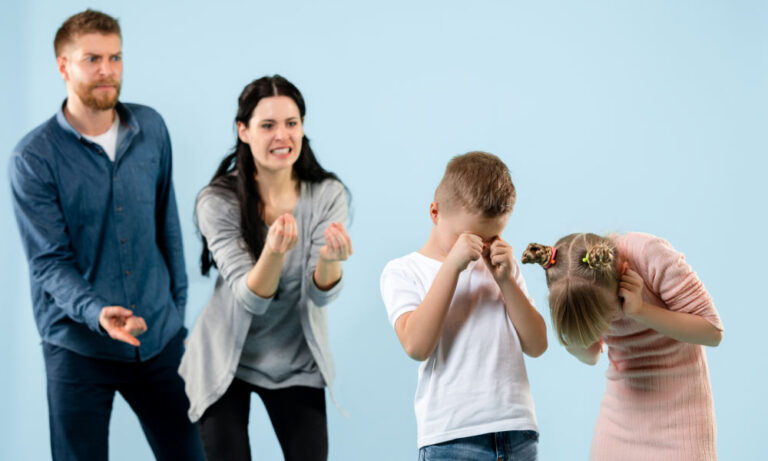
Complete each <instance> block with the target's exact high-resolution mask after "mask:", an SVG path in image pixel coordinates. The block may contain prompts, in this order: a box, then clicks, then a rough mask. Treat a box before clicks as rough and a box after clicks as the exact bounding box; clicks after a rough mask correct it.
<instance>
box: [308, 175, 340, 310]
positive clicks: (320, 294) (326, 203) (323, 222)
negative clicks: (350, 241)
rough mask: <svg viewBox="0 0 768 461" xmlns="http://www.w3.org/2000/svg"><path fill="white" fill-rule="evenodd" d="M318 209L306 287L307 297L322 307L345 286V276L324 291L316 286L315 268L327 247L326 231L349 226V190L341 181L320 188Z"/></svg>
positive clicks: (311, 243)
mask: <svg viewBox="0 0 768 461" xmlns="http://www.w3.org/2000/svg"><path fill="white" fill-rule="evenodd" d="M320 187H321V188H320V190H319V191H318V192H317V193H318V197H317V201H316V202H315V203H316V205H315V206H316V209H315V210H313V212H315V213H318V218H317V220H316V221H315V222H314V223H313V227H312V230H311V237H310V238H311V242H310V243H309V244H310V247H309V264H308V265H307V273H306V274H305V277H307V281H306V287H307V295H308V296H309V298H310V299H311V300H312V302H313V303H314V304H315V305H316V306H318V307H322V306H325V305H327V304H328V303H330V302H332V301H333V300H334V299H336V298H337V297H338V296H339V294H340V293H341V288H342V286H343V284H344V276H343V275H342V277H341V279H340V280H339V281H338V283H336V285H334V286H333V287H332V288H331V289H330V290H327V291H323V290H321V289H320V288H318V287H317V285H316V284H315V276H314V274H315V268H316V267H317V260H318V258H319V256H320V248H322V247H323V245H325V230H326V229H328V227H329V226H330V225H331V223H334V222H340V223H342V224H343V225H344V226H346V225H347V190H346V189H345V188H344V185H342V184H341V183H340V182H339V181H334V180H329V181H327V182H326V183H324V184H322V185H321V186H320Z"/></svg>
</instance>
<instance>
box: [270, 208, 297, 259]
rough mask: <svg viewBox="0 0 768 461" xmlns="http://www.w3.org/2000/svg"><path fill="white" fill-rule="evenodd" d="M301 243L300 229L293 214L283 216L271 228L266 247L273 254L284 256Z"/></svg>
mask: <svg viewBox="0 0 768 461" xmlns="http://www.w3.org/2000/svg"><path fill="white" fill-rule="evenodd" d="M298 241H299V229H298V226H297V225H296V218H294V217H293V215H292V214H290V213H286V214H284V215H281V216H280V217H278V218H277V219H275V222H273V223H272V225H271V226H269V232H267V241H266V242H265V245H264V246H265V247H266V248H267V249H269V250H270V251H271V252H272V253H276V254H281V255H284V254H285V253H287V252H288V251H290V250H292V249H293V248H294V247H295V246H296V243H297V242H298Z"/></svg>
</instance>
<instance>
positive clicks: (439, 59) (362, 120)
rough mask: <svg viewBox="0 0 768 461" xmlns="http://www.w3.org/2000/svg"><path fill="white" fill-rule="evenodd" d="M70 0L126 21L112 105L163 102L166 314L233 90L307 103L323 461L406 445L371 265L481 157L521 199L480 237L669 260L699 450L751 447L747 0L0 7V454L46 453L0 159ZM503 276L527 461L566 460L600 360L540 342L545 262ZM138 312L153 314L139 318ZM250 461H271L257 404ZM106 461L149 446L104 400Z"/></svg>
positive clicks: (756, 371)
mask: <svg viewBox="0 0 768 461" xmlns="http://www.w3.org/2000/svg"><path fill="white" fill-rule="evenodd" d="M86 7H93V8H96V9H100V10H103V11H105V12H107V13H109V14H111V15H113V16H116V17H117V18H119V20H120V23H121V26H122V29H123V51H124V61H125V73H124V81H123V93H122V96H121V99H122V100H123V101H130V102H137V103H144V104H148V105H151V106H153V107H154V108H156V109H157V110H158V111H159V112H160V113H161V114H162V115H163V116H164V118H165V120H166V123H167V125H168V128H169V130H170V133H171V138H172V140H173V146H174V180H175V184H176V196H177V199H178V202H179V208H180V213H181V222H182V228H183V235H184V247H185V254H186V258H187V259H186V264H187V271H188V273H189V275H190V293H189V305H188V308H187V325H188V326H191V325H193V324H194V322H195V319H196V318H197V316H198V314H199V312H200V310H201V309H202V308H203V306H204V305H205V303H206V302H207V300H208V297H209V295H210V293H211V292H212V288H213V283H214V281H213V279H210V278H204V277H202V276H200V274H199V270H198V258H199V252H200V241H199V238H198V236H197V234H196V231H195V226H194V221H193V203H194V199H195V195H196V194H197V192H198V191H199V190H200V189H201V188H202V187H203V186H204V185H205V184H206V182H207V181H208V180H209V179H210V176H211V175H212V173H213V170H214V168H215V166H216V165H217V164H218V162H219V161H220V159H221V158H222V157H223V156H224V155H225V154H226V153H227V152H228V151H229V150H230V149H231V147H232V146H233V144H234V140H235V134H234V128H233V118H234V115H235V110H236V101H237V96H238V94H239V93H240V91H241V90H242V88H243V87H244V86H245V85H246V84H247V83H248V82H250V81H251V80H253V79H255V78H258V77H260V76H263V75H266V74H275V73H279V74H282V75H283V76H285V77H287V78H288V79H289V80H291V81H292V82H294V83H295V84H296V85H297V86H298V87H299V89H300V90H301V91H302V92H303V94H304V97H305V99H306V102H307V118H306V126H305V132H306V134H307V135H308V136H309V138H310V139H311V141H312V146H313V148H314V150H315V152H316V154H317V156H318V157H319V159H320V160H321V162H322V163H323V165H324V166H325V167H327V168H328V169H330V170H332V171H334V172H336V173H337V174H338V175H339V176H340V177H341V178H342V179H343V180H344V181H345V182H346V184H347V185H348V186H349V188H350V190H351V192H352V195H353V202H352V204H353V205H352V210H353V221H352V226H351V229H350V233H351V235H352V239H353V242H354V246H355V254H354V256H353V257H352V258H351V260H350V261H348V262H347V263H346V264H345V277H346V286H345V289H344V291H343V294H342V295H341V297H340V298H339V300H338V301H337V302H335V304H334V305H332V306H331V308H330V310H329V321H330V335H331V345H332V350H333V353H334V356H335V360H336V365H337V370H338V373H337V386H336V393H337V395H338V400H339V402H340V403H341V405H342V406H343V407H344V408H345V409H346V410H347V411H348V412H349V418H346V417H344V416H342V415H341V414H340V413H339V412H338V411H336V409H335V408H334V407H333V406H332V405H329V412H328V418H329V433H330V459H331V460H363V459H364V460H408V459H416V424H415V419H414V415H413V393H414V390H415V385H416V370H417V365H418V364H417V363H416V362H414V361H412V360H411V359H409V358H408V357H407V356H406V355H405V353H404V352H403V351H402V349H401V347H400V345H399V343H398V341H397V339H396V336H395V334H394V332H393V331H392V329H391V327H390V326H389V324H388V322H387V319H386V315H385V309H384V306H383V304H382V302H381V298H380V295H379V288H378V287H379V284H378V283H379V275H380V273H381V270H382V268H383V266H384V264H385V263H386V262H387V261H389V260H390V259H393V258H395V257H398V256H401V255H403V254H405V253H408V252H410V251H413V250H415V249H418V248H419V247H420V246H421V245H422V244H423V242H424V241H425V239H426V237H427V235H428V233H429V230H430V225H431V224H430V221H429V219H428V205H429V202H430V200H431V198H432V193H433V191H434V188H435V186H436V185H437V182H438V181H439V179H440V176H441V174H442V171H443V169H444V167H445V164H446V162H447V161H448V160H449V159H450V158H451V157H452V156H453V155H456V154H460V153H464V152H467V151H469V150H477V149H480V150H486V151H489V152H493V153H495V154H497V155H499V156H500V157H501V158H502V159H503V160H504V161H505V162H506V163H507V164H508V165H509V168H510V171H511V174H512V178H513V181H514V182H515V185H516V187H517V189H518V202H517V205H516V208H515V210H514V213H513V214H512V217H511V219H510V221H509V225H508V226H507V229H506V231H505V232H504V234H503V237H504V238H505V239H507V240H508V241H509V242H510V243H511V244H512V245H513V246H514V247H515V254H516V256H517V257H518V258H519V257H520V254H521V252H522V250H523V249H524V248H525V245H527V243H529V242H530V241H539V242H542V243H552V242H554V241H555V240H556V239H557V238H559V237H560V236H562V235H564V234H566V233H570V232H574V231H592V232H597V233H608V232H614V231H618V232H622V231H629V230H636V231H644V232H649V233H653V234H656V235H659V236H662V237H664V238H666V239H668V240H669V241H670V242H671V243H672V244H673V245H674V246H675V247H676V248H677V249H679V250H681V251H682V252H684V253H685V254H686V257H687V260H688V261H689V262H690V263H691V264H692V266H693V267H694V269H695V270H696V271H697V272H698V274H699V276H700V277H701V279H702V280H703V281H704V283H705V285H706V287H707V288H708V289H709V291H710V293H711V294H712V297H713V298H714V301H715V303H716V306H717V307H718V309H719V312H720V315H721V317H722V319H723V323H724V324H725V336H724V339H723V341H722V343H721V345H720V346H719V347H718V348H716V349H711V348H710V349H707V359H708V361H709V367H710V375H711V381H712V389H713V393H714V400H715V408H716V417H717V429H718V452H719V455H720V458H721V459H723V460H742V461H743V460H756V459H764V457H763V456H761V455H760V453H761V452H763V451H764V438H765V435H766V425H765V418H764V415H765V414H766V413H768V404H767V402H766V397H765V391H764V390H765V380H766V377H768V374H766V371H765V365H766V360H765V357H764V355H763V350H764V346H763V344H764V342H763V335H764V331H765V328H764V325H765V323H766V320H768V313H767V309H766V308H768V305H767V303H766V301H765V291H764V290H765V286H766V275H768V274H767V273H766V269H765V267H766V264H765V262H766V258H768V252H766V228H765V227H766V223H767V220H766V211H765V209H766V208H765V204H764V202H765V199H766V198H768V194H767V193H766V192H767V188H766V184H765V183H766V178H765V171H766V167H768V161H767V160H766V155H767V154H768V140H767V139H766V138H767V137H768V136H767V135H766V133H768V129H766V128H767V126H768V30H767V29H766V25H767V24H768V6H766V3H764V2H760V1H675V2H670V1H642V2H639V1H638V2H629V1H619V2H617V1H607V0H606V1H579V2H574V1H554V0H553V1H541V2H512V1H475V2H459V1H439V2H427V1H424V2H414V1H400V0H389V1H386V2H382V1H379V2H360V1H328V2H320V1H295V2H277V1H272V2H263V1H241V2H228V1H219V2H200V3H195V2H160V1H146V0H134V1H131V2H118V1H96V0H94V1H92V2H83V1H79V0H78V1H67V2H59V1H54V0H47V1H43V0H35V1H32V0H25V1H22V0H10V1H4V2H3V4H2V6H0V37H1V38H0V39H1V40H2V42H1V43H2V45H1V46H2V47H1V52H2V54H0V69H1V70H0V163H1V164H2V165H3V168H4V171H3V174H2V176H0V178H2V179H0V182H1V184H0V219H1V221H0V222H2V238H0V242H2V246H0V261H2V264H0V283H2V288H1V289H2V291H1V292H0V294H1V296H2V298H3V302H2V311H1V312H2V325H3V328H2V331H3V334H2V335H0V353H1V354H2V355H1V356H0V359H2V362H1V363H2V367H3V370H4V372H3V373H2V374H3V377H2V379H0V396H2V397H1V398H0V414H2V415H3V416H2V418H0V446H2V447H3V448H2V450H0V459H8V460H44V459H48V458H49V457H50V454H49V453H50V452H49V442H48V421H47V418H48V415H47V407H46V391H45V374H44V368H43V360H42V353H41V348H40V340H39V336H38V333H37V330H36V327H35V324H34V320H33V316H32V308H31V305H30V298H29V282H28V275H27V264H26V260H25V258H24V254H23V251H22V248H21V246H20V243H19V238H18V233H17V229H16V225H15V221H14V217H13V212H12V207H11V202H10V188H9V186H8V176H7V165H8V158H9V157H10V154H11V152H12V150H13V147H14V146H15V144H16V143H17V142H18V140H19V139H21V137H22V136H23V135H24V134H25V133H26V132H28V131H29V130H31V129H32V128H34V127H35V126H37V125H38V124H40V123H42V122H44V121H45V120H47V119H48V118H49V117H50V116H51V115H53V114H54V112H55V111H56V110H57V109H58V108H59V107H60V104H61V102H62V100H63V99H64V96H65V88H64V85H63V83H62V81H61V79H60V77H59V75H58V73H57V71H56V65H55V59H54V54H53V46H52V42H53V36H54V34H55V31H56V29H57V28H58V27H59V26H60V24H61V23H62V22H63V21H64V20H65V19H66V18H67V17H68V16H70V15H71V14H74V13H76V12H78V11H81V10H83V9H85V8H86ZM523 273H524V276H525V278H526V280H527V283H528V286H529V289H530V292H531V294H532V295H533V297H534V298H535V300H536V302H537V305H538V308H539V310H540V311H541V312H542V313H543V314H544V316H545V318H546V320H547V323H548V327H549V343H550V346H549V350H548V351H547V352H546V353H545V354H544V355H543V356H542V357H540V358H537V359H530V358H527V359H526V366H527V368H528V373H529V377H530V382H531V386H532V390H533V396H534V399H535V402H536V413H537V417H538V421H539V429H540V432H541V439H540V446H539V449H540V459H542V460H582V459H587V457H588V451H589V446H590V440H591V437H592V429H593V426H594V422H595V418H596V415H597V411H598V407H599V403H600V398H601V395H602V392H603V389H604V385H605V377H604V373H605V369H606V367H607V360H606V359H605V358H603V359H601V361H600V363H598V364H597V366H595V367H588V366H585V365H582V364H580V363H578V362H577V361H576V360H575V359H574V358H572V357H570V356H569V355H568V354H567V353H566V351H565V350H564V349H563V348H562V347H561V346H559V345H558V344H557V340H556V339H555V337H554V336H553V335H552V330H551V325H550V319H549V314H548V307H547V304H546V295H547V291H546V287H545V284H544V275H543V273H542V271H541V269H540V268H539V267H533V266H525V267H524V268H523ZM149 327H150V328H152V326H151V325H150V326H149ZM252 407H253V409H252V414H251V424H250V430H249V432H250V437H251V446H252V451H253V454H254V459H267V460H271V459H281V454H280V451H279V447H278V445H277V440H276V438H275V436H274V433H273V431H272V429H271V425H270V424H269V421H268V419H267V416H266V413H265V411H264V408H263V405H262V404H261V402H260V401H258V399H255V400H254V403H253V405H252ZM110 431H111V432H110V456H111V459H113V460H132V461H133V460H144V459H152V455H151V452H150V450H149V447H148V445H147V443H146V441H145V439H144V436H143V434H142V432H141V429H140V426H139V424H138V421H137V419H136V417H135V416H134V415H133V413H132V412H131V411H130V410H129V409H128V407H127V405H126V404H125V403H124V401H123V400H122V399H121V398H120V397H117V398H116V402H115V409H114V413H113V417H112V421H111V426H110Z"/></svg>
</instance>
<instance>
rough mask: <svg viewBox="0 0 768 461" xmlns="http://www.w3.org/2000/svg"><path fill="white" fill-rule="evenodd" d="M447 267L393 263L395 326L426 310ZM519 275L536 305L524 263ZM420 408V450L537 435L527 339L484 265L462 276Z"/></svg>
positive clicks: (423, 369)
mask: <svg viewBox="0 0 768 461" xmlns="http://www.w3.org/2000/svg"><path fill="white" fill-rule="evenodd" d="M441 265H442V263H441V262H440V261H437V260H434V259H431V258H428V257H426V256H424V255H422V254H420V253H411V254H409V255H406V256H403V257H402V258H398V259H395V260H394V261H390V263H389V264H387V266H386V267H385V268H384V272H383V274H382V276H381V294H382V298H383V300H384V304H385V306H386V308H387V314H388V316H389V321H390V323H391V324H392V325H393V326H394V324H395V322H396V321H397V319H398V317H400V316H401V315H402V314H404V313H406V312H409V311H413V310H415V309H416V308H417V307H418V306H419V305H420V304H421V302H422V301H423V300H424V297H425V296H426V294H427V292H428V291H429V287H430V286H431V285H432V282H433V281H434V279H435V276H436V275H437V272H438V271H439V270H440V266H441ZM512 271H513V275H514V278H515V281H516V282H517V284H518V285H519V286H520V289H521V290H522V291H523V293H524V294H525V295H526V297H528V299H529V300H530V301H531V303H533V300H532V299H531V298H530V296H528V292H527V290H526V287H525V281H524V280H523V276H522V274H521V272H520V267H519V266H518V264H517V261H515V262H514V264H513V266H512ZM415 407H416V408H415V410H416V423H417V424H416V426H417V430H418V444H419V447H423V446H425V445H432V444H435V443H440V442H444V441H447V440H454V439H458V438H462V437H470V436H474V435H480V434H487V433H492V432H503V431H511V430H534V431H535V430H537V426H536V416H535V412H534V406H533V397H532V396H531V390H530V386H529V384H528V376H527V374H526V371H525V362H524V360H523V354H522V348H521V347H520V339H519V338H518V336H517V332H516V331H515V327H514V325H513V324H512V321H511V320H510V319H509V316H508V315H507V312H506V308H505V306H504V299H503V297H502V294H501V289H500V288H499V286H498V284H497V283H496V281H495V280H494V279H493V276H492V275H491V273H490V272H489V271H488V269H487V268H486V267H485V263H484V262H483V261H482V260H480V261H475V262H472V263H470V264H469V266H468V267H467V269H466V270H464V271H463V272H462V273H461V274H460V275H459V280H458V282H457V283H456V292H455V294H454V296H453V300H452V301H451V306H450V308H449V310H448V313H447V315H446V317H445V322H444V326H443V331H442V334H441V336H440V342H439V344H438V346H437V348H435V351H434V352H433V353H432V355H431V356H430V357H429V358H428V359H427V360H425V361H423V362H422V363H421V366H420V367H419V380H418V385H417V388H416V398H415Z"/></svg>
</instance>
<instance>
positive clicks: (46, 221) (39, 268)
mask: <svg viewBox="0 0 768 461" xmlns="http://www.w3.org/2000/svg"><path fill="white" fill-rule="evenodd" d="M9 173H10V181H11V192H12V197H13V208H14V212H15V214H16V222H17V224H18V227H19V232H20V234H21V242H22V245H23V246H24V251H25V253H26V255H27V261H28V262H29V267H30V274H31V279H32V280H31V281H32V282H33V283H35V284H38V285H40V286H41V287H42V289H43V290H44V291H45V292H46V293H48V294H49V295H50V296H52V297H53V299H54V301H55V303H56V306H58V307H59V308H61V309H63V310H64V311H65V312H66V313H67V315H68V316H69V317H70V318H72V319H73V320H75V321H76V322H80V323H85V324H86V325H88V327H89V328H90V329H91V330H93V331H95V332H97V333H100V334H105V333H104V332H103V331H102V330H101V328H100V327H99V314H100V313H101V309H102V308H103V307H104V306H106V305H108V303H107V302H106V301H105V300H104V299H102V298H101V297H99V296H98V295H97V294H96V292H95V291H94V290H93V287H92V286H91V284H90V283H89V282H88V281H86V280H85V279H84V278H83V276H82V275H81V274H80V271H79V270H78V269H77V266H76V264H75V255H74V252H73V250H72V244H71V240H70V237H69V234H68V233H67V225H66V222H65V220H64V215H63V213H62V210H61V206H60V203H59V194H58V188H57V186H56V183H55V181H54V180H53V175H52V174H51V171H50V169H49V167H48V165H47V164H45V162H43V161H42V160H41V159H39V158H37V157H36V156H34V155H31V154H28V155H19V154H15V155H13V157H11V163H10V167H9Z"/></svg>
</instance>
